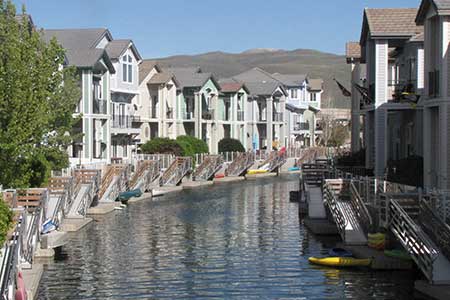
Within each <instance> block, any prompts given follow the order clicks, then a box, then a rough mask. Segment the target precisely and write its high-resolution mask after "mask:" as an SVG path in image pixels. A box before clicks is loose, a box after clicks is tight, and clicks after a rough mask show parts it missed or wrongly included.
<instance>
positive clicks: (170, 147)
mask: <svg viewBox="0 0 450 300" xmlns="http://www.w3.org/2000/svg"><path fill="white" fill-rule="evenodd" d="M141 150H142V152H143V153H146V154H157V153H162V154H174V155H176V156H182V155H183V148H182V147H181V146H180V145H179V144H178V143H177V142H176V141H175V140H171V139H169V138H155V139H152V140H150V141H148V142H147V143H145V144H144V145H142V146H141Z"/></svg>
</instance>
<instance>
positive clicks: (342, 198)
mask: <svg viewBox="0 0 450 300" xmlns="http://www.w3.org/2000/svg"><path fill="white" fill-rule="evenodd" d="M349 185H350V183H349V182H348V181H344V180H342V179H327V180H325V184H324V186H323V197H324V200H325V203H326V205H327V208H328V211H329V213H330V214H331V216H332V218H333V220H334V221H335V223H336V225H337V227H338V231H339V234H340V235H341V238H342V241H344V243H346V244H348V245H366V244H367V237H366V232H365V230H364V227H365V226H362V225H361V224H362V220H361V219H360V216H361V215H362V214H363V213H361V212H362V211H364V209H363V208H361V206H364V204H363V203H361V202H360V201H359V199H358V198H357V197H355V196H354V195H353V196H352V195H351V194H352V193H351V191H350V190H351V188H350V187H349ZM367 214H368V213H367ZM369 226H370V225H369Z"/></svg>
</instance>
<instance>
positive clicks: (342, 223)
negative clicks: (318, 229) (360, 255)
mask: <svg viewBox="0 0 450 300" xmlns="http://www.w3.org/2000/svg"><path fill="white" fill-rule="evenodd" d="M323 197H324V200H325V203H326V204H327V206H328V208H329V210H330V212H331V215H332V216H333V219H334V221H335V223H336V226H337V228H338V231H339V233H340V235H341V237H342V240H343V241H345V228H346V227H347V221H346V220H345V217H344V215H343V214H342V212H341V210H340V209H339V205H338V203H337V199H336V195H335V194H334V191H333V189H332V188H331V187H330V185H329V184H328V182H325V184H324V185H323Z"/></svg>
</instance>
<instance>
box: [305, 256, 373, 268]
mask: <svg viewBox="0 0 450 300" xmlns="http://www.w3.org/2000/svg"><path fill="white" fill-rule="evenodd" d="M308 261H309V262H310V263H312V264H315V265H320V266H327V267H367V266H369V265H370V263H371V262H372V260H371V259H370V258H364V259H359V258H351V257H324V258H317V257H310V258H309V259H308Z"/></svg>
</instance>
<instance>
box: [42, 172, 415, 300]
mask: <svg viewBox="0 0 450 300" xmlns="http://www.w3.org/2000/svg"><path fill="white" fill-rule="evenodd" d="M297 185H298V183H297V177H295V176H293V177H281V178H276V179H261V180H258V181H246V182H241V183H230V184H224V185H214V186H211V187H208V188H202V189H199V190H194V191H183V192H180V193H174V194H171V195H166V196H163V197H160V198H158V199H157V200H156V201H144V202H141V203H136V204H132V205H130V206H129V207H128V208H127V209H125V210H122V211H118V212H116V213H114V214H111V215H109V216H105V217H104V218H103V219H101V220H99V221H97V222H95V223H93V224H91V225H89V226H88V227H87V228H85V229H83V230H82V231H81V232H78V233H76V234H74V235H73V236H72V237H71V240H70V243H69V244H68V245H66V246H65V247H64V248H63V250H62V252H61V253H60V254H59V255H58V256H57V257H56V260H55V262H54V263H52V264H49V265H47V266H46V267H45V272H44V277H43V279H42V281H41V287H40V290H39V299H49V300H50V299H52V300H53V299H64V300H70V299H204V298H208V299H231V298H233V299H411V298H412V296H411V295H412V287H413V278H412V276H411V275H409V273H405V272H378V273H375V272H369V271H367V270H364V269H363V270H361V269H349V270H337V269H332V268H321V267H315V266H311V265H310V264H309V263H308V257H309V256H320V255H326V253H327V250H328V249H329V247H332V246H333V245H334V243H335V242H336V240H330V239H328V240H323V239H318V238H316V237H314V236H313V235H311V234H310V233H309V232H308V231H307V230H306V229H305V228H304V226H303V225H302V223H301V222H299V218H298V210H297V204H296V203H290V202H289V191H291V190H295V189H297Z"/></svg>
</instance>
